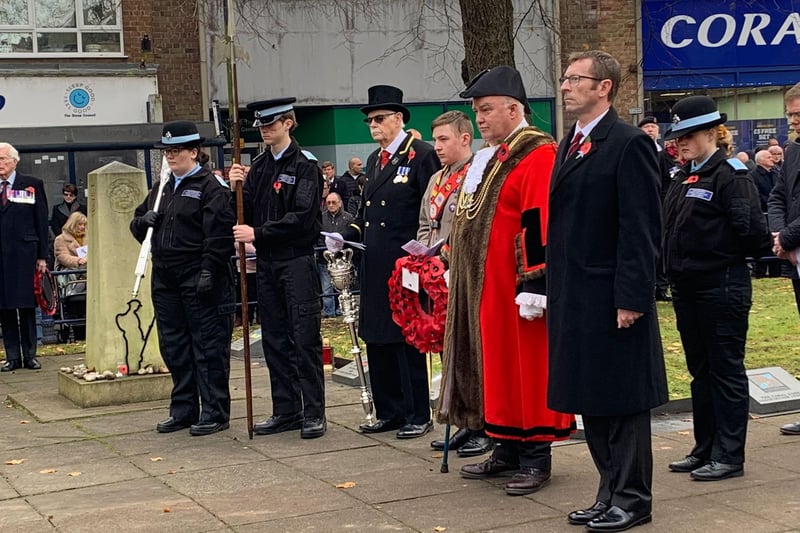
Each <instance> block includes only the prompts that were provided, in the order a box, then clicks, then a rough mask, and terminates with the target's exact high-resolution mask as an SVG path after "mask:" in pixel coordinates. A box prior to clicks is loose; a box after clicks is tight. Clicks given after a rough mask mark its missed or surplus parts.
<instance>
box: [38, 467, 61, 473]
mask: <svg viewBox="0 0 800 533" xmlns="http://www.w3.org/2000/svg"><path fill="white" fill-rule="evenodd" d="M56 472H58V470H56V469H55V468H45V469H44V470H39V473H40V474H55V473H56Z"/></svg>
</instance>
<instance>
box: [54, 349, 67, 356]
mask: <svg viewBox="0 0 800 533" xmlns="http://www.w3.org/2000/svg"><path fill="white" fill-rule="evenodd" d="M56 353H57V354H62V355H63V354H65V353H66V352H65V351H64V348H56Z"/></svg>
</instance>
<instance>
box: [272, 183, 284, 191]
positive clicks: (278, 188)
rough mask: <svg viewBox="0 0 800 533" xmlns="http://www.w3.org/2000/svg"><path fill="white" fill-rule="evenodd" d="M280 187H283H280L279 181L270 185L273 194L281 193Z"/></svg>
mask: <svg viewBox="0 0 800 533" xmlns="http://www.w3.org/2000/svg"><path fill="white" fill-rule="evenodd" d="M282 186H283V185H281V182H280V181H276V182H275V183H273V184H272V188H273V189H275V192H281V187H282Z"/></svg>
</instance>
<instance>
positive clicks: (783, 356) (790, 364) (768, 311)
mask: <svg viewBox="0 0 800 533" xmlns="http://www.w3.org/2000/svg"><path fill="white" fill-rule="evenodd" d="M658 314H659V323H660V324H661V339H662V342H663V344H664V359H665V361H666V366H667V379H668V381H669V393H670V399H677V398H688V397H689V396H690V390H689V382H690V380H691V377H690V376H689V372H688V371H687V370H686V363H685V361H684V355H683V347H682V346H681V340H680V337H679V335H678V330H677V328H676V326H675V312H674V311H673V309H672V304H670V303H664V302H659V304H658ZM322 336H323V337H324V338H325V339H327V340H328V341H329V342H330V344H331V346H333V348H334V353H335V354H336V355H338V356H340V357H348V353H349V351H350V336H349V334H348V333H347V329H346V328H345V326H344V324H343V323H342V322H341V319H326V320H323V321H322ZM361 349H362V350H365V347H364V344H363V343H362V344H361ZM433 360H434V370H435V371H438V367H439V358H438V357H434V358H433ZM745 364H746V365H747V368H762V367H766V366H780V367H783V368H784V369H785V370H786V371H787V372H789V373H790V374H792V375H793V376H800V317H798V314H797V307H796V306H795V303H794V293H793V291H792V283H791V281H790V280H788V279H784V278H770V279H755V280H753V307H752V309H751V311H750V330H749V332H748V335H747V355H746V357H745Z"/></svg>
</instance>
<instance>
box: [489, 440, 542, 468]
mask: <svg viewBox="0 0 800 533" xmlns="http://www.w3.org/2000/svg"><path fill="white" fill-rule="evenodd" d="M493 440H494V442H495V449H494V453H493V454H492V455H494V456H495V458H497V459H500V460H501V461H503V462H505V463H511V464H519V465H520V466H527V467H530V468H538V469H539V470H544V471H546V472H549V471H550V468H551V462H552V459H551V457H552V454H551V448H552V443H551V442H538V441H528V442H522V441H518V440H506V439H493Z"/></svg>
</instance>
